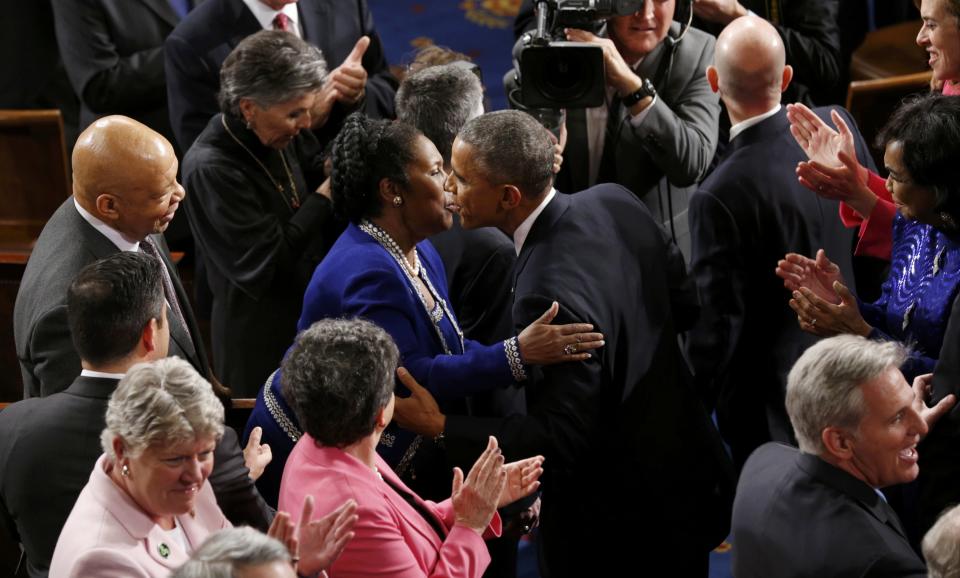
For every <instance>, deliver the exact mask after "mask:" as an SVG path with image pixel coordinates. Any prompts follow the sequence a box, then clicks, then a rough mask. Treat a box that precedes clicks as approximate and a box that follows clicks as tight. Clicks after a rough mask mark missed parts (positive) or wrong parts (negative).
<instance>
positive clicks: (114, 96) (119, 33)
mask: <svg viewBox="0 0 960 578" xmlns="http://www.w3.org/2000/svg"><path fill="white" fill-rule="evenodd" d="M52 1H53V13H54V19H55V23H56V30H57V41H58V43H59V45H60V55H61V56H62V57H63V62H64V65H65V67H66V71H67V76H68V77H69V78H70V82H71V84H73V90H74V91H75V92H76V94H77V96H78V97H79V98H80V103H81V109H80V130H81V131H82V130H83V129H84V128H86V127H87V126H88V125H89V124H90V123H92V122H93V121H94V120H95V119H97V118H100V117H102V116H106V115H110V114H122V115H125V116H129V117H131V118H134V119H136V120H138V121H140V122H142V123H143V124H145V125H147V126H149V127H150V128H152V129H153V130H155V131H157V132H159V133H160V134H162V135H163V136H164V137H166V138H167V139H170V138H171V136H172V134H173V132H172V131H171V129H170V116H169V113H168V112H167V89H166V80H165V78H164V73H163V42H164V40H165V39H166V38H167V35H168V34H170V32H171V31H172V30H173V28H174V27H175V26H176V25H177V23H178V22H179V21H180V19H181V18H182V17H183V16H184V15H185V14H186V12H187V10H189V9H190V7H191V6H192V4H193V1H192V0H52Z"/></svg>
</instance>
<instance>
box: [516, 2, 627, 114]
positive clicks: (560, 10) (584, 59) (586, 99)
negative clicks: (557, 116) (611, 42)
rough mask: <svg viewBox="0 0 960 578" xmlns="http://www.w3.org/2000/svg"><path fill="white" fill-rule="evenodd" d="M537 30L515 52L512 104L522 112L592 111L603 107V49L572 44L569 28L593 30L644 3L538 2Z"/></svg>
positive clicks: (523, 39)
mask: <svg viewBox="0 0 960 578" xmlns="http://www.w3.org/2000/svg"><path fill="white" fill-rule="evenodd" d="M535 4H536V22H537V28H536V30H533V31H530V32H526V33H524V34H523V36H522V37H521V38H520V40H519V41H518V42H517V45H516V46H515V48H514V54H515V56H516V61H517V63H516V66H515V68H514V79H513V80H514V82H515V83H516V84H517V85H518V88H514V89H512V90H508V96H509V98H510V101H511V105H512V106H513V107H515V108H521V109H525V110H526V109H560V108H588V107H594V106H600V105H602V104H604V102H605V98H606V93H605V86H606V78H605V76H604V65H603V49H602V48H600V47H599V46H596V45H593V44H587V43H584V42H568V41H567V40H565V39H564V35H563V29H564V28H584V29H590V28H592V27H594V26H595V25H596V23H598V22H602V21H604V20H606V19H608V18H611V17H613V16H618V15H622V16H625V15H629V14H633V13H634V12H636V11H638V10H642V9H643V4H644V0H537V2H536V3H535Z"/></svg>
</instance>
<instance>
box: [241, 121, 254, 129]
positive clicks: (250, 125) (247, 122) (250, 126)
mask: <svg viewBox="0 0 960 578" xmlns="http://www.w3.org/2000/svg"><path fill="white" fill-rule="evenodd" d="M243 123H244V124H246V125H247V130H253V125H252V124H250V121H249V120H247V119H243Z"/></svg>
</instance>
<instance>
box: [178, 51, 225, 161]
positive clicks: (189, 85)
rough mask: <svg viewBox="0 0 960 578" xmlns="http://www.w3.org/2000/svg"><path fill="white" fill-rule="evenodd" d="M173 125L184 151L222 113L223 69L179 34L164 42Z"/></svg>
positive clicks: (181, 148)
mask: <svg viewBox="0 0 960 578" xmlns="http://www.w3.org/2000/svg"><path fill="white" fill-rule="evenodd" d="M164 51H165V53H166V80H167V94H168V99H167V101H168V103H169V104H168V106H169V108H170V124H171V126H172V127H173V134H174V136H176V138H177V144H179V145H180V150H182V151H184V152H186V151H187V150H189V149H190V145H192V144H193V141H195V140H197V137H198V136H200V133H201V132H203V129H204V127H206V126H207V123H208V122H209V121H210V118H211V117H212V116H213V115H215V114H217V112H219V109H218V108H217V91H218V90H219V89H220V80H219V79H220V71H219V70H211V65H210V64H209V63H208V61H207V60H205V59H203V58H201V56H200V55H199V54H197V52H196V50H195V49H194V48H193V46H191V45H190V44H189V43H188V42H186V41H185V40H184V39H182V38H180V37H178V36H177V35H176V33H174V34H171V35H170V36H168V37H167V41H166V42H165V43H164Z"/></svg>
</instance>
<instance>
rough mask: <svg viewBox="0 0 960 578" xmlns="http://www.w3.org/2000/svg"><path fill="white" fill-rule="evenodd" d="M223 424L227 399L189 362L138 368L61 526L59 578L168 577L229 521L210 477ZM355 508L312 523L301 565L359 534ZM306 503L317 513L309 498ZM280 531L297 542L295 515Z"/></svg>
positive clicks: (54, 568) (123, 388)
mask: <svg viewBox="0 0 960 578" xmlns="http://www.w3.org/2000/svg"><path fill="white" fill-rule="evenodd" d="M223 428H224V425H223V405H221V403H220V401H219V400H218V399H217V398H216V396H215V395H214V394H213V389H212V388H211V386H210V384H209V383H208V382H206V381H205V380H204V379H203V378H202V377H201V376H200V375H199V374H198V373H197V372H196V370H194V369H193V366H191V365H190V364H189V363H187V362H186V361H183V360H181V359H179V358H176V357H169V358H166V359H161V360H159V361H155V362H153V363H144V364H140V365H136V366H134V367H133V368H131V369H130V371H128V372H127V374H126V375H125V376H124V378H123V379H121V380H120V383H119V384H118V385H117V389H116V391H114V393H113V395H112V396H111V398H110V402H109V405H108V406H107V413H106V428H105V429H104V430H103V434H102V435H101V443H102V445H103V449H104V455H102V456H100V459H98V460H97V463H96V465H95V466H94V468H93V472H92V473H91V474H90V480H89V481H88V482H87V485H86V486H85V487H84V489H83V491H82V492H81V493H80V496H79V497H78V498H77V502H76V504H75V505H74V507H73V510H72V511H71V512H70V516H69V517H68V518H67V521H66V524H64V527H63V530H62V531H61V532H60V538H59V540H58V541H57V547H56V549H55V550H54V553H53V560H52V561H51V564H50V577H51V578H74V577H77V578H80V577H87V576H96V577H98V578H110V577H114V576H115V577H118V578H119V577H124V578H131V577H143V578H160V577H165V576H168V575H169V574H170V573H171V572H172V571H173V570H174V569H176V568H177V567H178V566H180V565H181V564H183V563H185V562H186V561H187V560H188V559H189V556H190V553H191V552H192V551H193V550H195V549H197V548H199V547H200V545H201V544H202V543H203V541H204V540H205V539H206V537H207V536H208V535H209V534H211V533H212V532H215V531H217V530H220V529H221V528H227V527H229V526H230V522H229V521H227V519H226V518H225V517H224V515H223V513H222V512H221V511H220V508H219V507H218V506H217V502H216V499H215V498H214V495H213V490H212V489H211V487H210V484H209V483H208V482H207V477H208V476H209V475H210V471H211V470H212V469H213V449H214V446H216V443H217V441H218V440H219V439H220V437H221V436H222V435H223ZM353 509H354V506H353V505H352V504H343V506H342V507H341V508H339V509H337V510H336V511H334V512H333V513H332V515H331V516H329V517H327V518H324V519H323V520H319V521H317V522H316V523H314V524H305V525H304V527H306V528H308V529H309V530H310V531H309V532H306V533H305V532H304V531H303V530H302V529H301V531H300V532H299V533H298V537H299V538H300V548H301V550H300V551H301V552H302V553H303V556H304V560H303V561H302V562H301V565H300V571H301V572H303V573H304V574H312V573H315V572H318V571H320V570H322V569H323V568H325V567H326V566H328V565H329V563H330V561H331V560H332V559H333V558H334V557H336V554H337V553H338V552H339V550H341V549H342V548H343V544H344V543H345V542H346V541H347V540H349V539H350V537H351V536H352V534H350V532H349V530H350V527H351V526H352V524H353V522H355V520H356V516H354V515H353ZM304 510H305V512H304V513H305V514H306V516H307V517H309V516H310V515H311V514H310V512H311V511H312V503H310V501H309V500H307V501H306V503H305V504H304ZM270 533H271V534H272V535H275V536H277V537H278V538H280V539H281V540H283V541H285V542H287V543H288V546H289V545H292V544H295V543H296V541H295V540H293V539H292V537H293V524H292V523H290V521H289V516H287V515H286V514H283V513H281V514H278V515H277V519H276V520H275V522H274V524H273V525H272V526H271V532H270ZM328 538H329V539H328ZM294 552H296V550H294ZM294 556H295V557H296V553H295V554H294Z"/></svg>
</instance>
